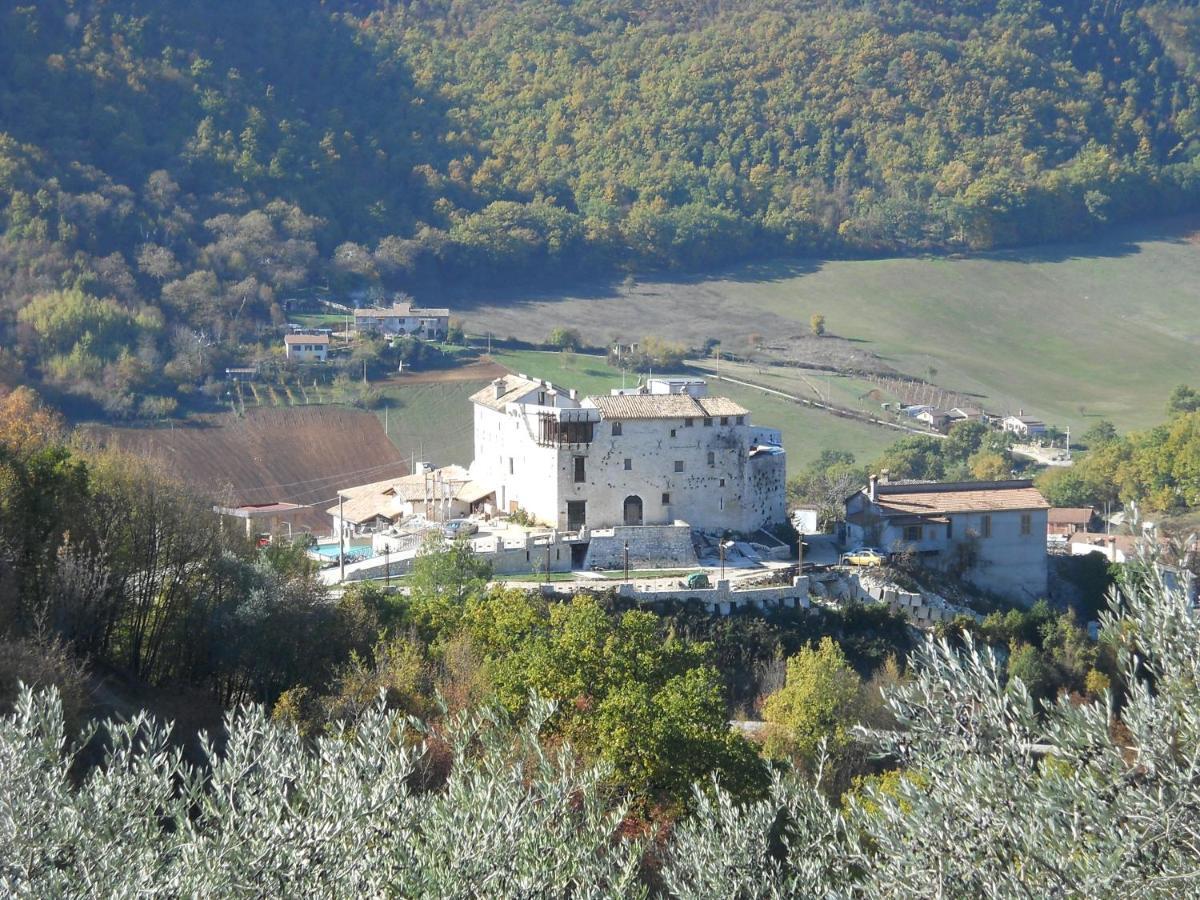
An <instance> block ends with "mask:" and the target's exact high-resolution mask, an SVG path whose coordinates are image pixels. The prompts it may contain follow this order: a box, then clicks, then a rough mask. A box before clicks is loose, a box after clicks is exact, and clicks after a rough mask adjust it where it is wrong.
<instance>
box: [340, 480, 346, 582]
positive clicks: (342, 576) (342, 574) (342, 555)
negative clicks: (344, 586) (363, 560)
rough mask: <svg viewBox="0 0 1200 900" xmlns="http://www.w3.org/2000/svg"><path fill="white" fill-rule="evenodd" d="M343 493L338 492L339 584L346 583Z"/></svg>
mask: <svg viewBox="0 0 1200 900" xmlns="http://www.w3.org/2000/svg"><path fill="white" fill-rule="evenodd" d="M343 499H344V498H343V497H342V492H341V491H338V582H339V583H344V582H345V581H346V520H345V519H343V518H342V509H343V508H344V504H343Z"/></svg>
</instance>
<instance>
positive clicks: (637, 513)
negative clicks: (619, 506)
mask: <svg viewBox="0 0 1200 900" xmlns="http://www.w3.org/2000/svg"><path fill="white" fill-rule="evenodd" d="M625 524H626V525H641V524H642V498H641V497H638V496H637V495H635V494H631V495H630V496H628V497H626V498H625Z"/></svg>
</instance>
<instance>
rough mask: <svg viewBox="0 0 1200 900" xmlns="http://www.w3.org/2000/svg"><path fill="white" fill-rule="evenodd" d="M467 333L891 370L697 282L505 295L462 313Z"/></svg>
mask: <svg viewBox="0 0 1200 900" xmlns="http://www.w3.org/2000/svg"><path fill="white" fill-rule="evenodd" d="M464 312H465V314H466V317H467V323H468V327H469V329H470V331H471V332H472V333H475V334H479V333H482V332H491V333H492V334H494V335H496V336H497V337H506V336H512V337H520V338H523V339H525V340H530V341H540V340H544V339H545V338H546V337H547V336H548V335H549V334H550V332H551V331H552V330H553V329H554V328H556V327H559V326H563V327H568V328H573V329H575V330H576V331H578V332H579V334H580V337H581V338H582V339H583V341H584V343H586V344H589V345H591V346H594V347H604V346H608V345H609V344H612V343H615V342H616V341H636V340H640V339H641V338H643V337H646V336H647V335H654V336H656V337H659V338H663V339H665V340H670V341H676V342H680V343H684V344H686V345H688V346H689V347H691V348H695V349H700V348H703V347H704V346H705V344H706V343H708V342H709V341H719V342H720V343H721V347H722V349H723V350H724V351H725V352H726V353H731V354H733V355H734V356H737V357H740V358H751V357H753V358H755V359H761V360H762V361H763V362H783V363H786V364H789V365H800V366H809V367H812V368H818V369H833V370H836V371H840V372H864V373H865V372H874V373H878V374H885V373H890V372H892V371H893V370H892V368H891V367H890V366H889V365H888V364H887V363H886V362H884V361H883V360H882V359H880V358H879V357H878V356H877V355H876V354H874V353H872V352H871V351H870V350H868V349H866V347H865V346H864V345H862V344H860V343H858V342H857V341H851V340H847V339H845V338H840V337H837V336H836V335H825V336H823V337H817V336H815V335H813V334H811V333H810V332H809V331H808V330H807V328H806V327H805V326H804V325H801V324H800V323H798V322H796V321H795V320H793V319H788V318H785V317H783V316H780V315H777V314H775V313H772V312H766V311H763V310H755V309H748V308H745V307H739V308H738V309H736V310H731V308H730V304H729V303H728V302H727V301H726V299H725V298H724V297H722V295H721V294H720V293H719V292H718V291H717V290H716V289H715V288H714V287H712V286H710V285H706V284H703V283H694V284H667V283H651V284H646V285H637V286H635V287H633V288H619V289H614V290H612V291H611V292H597V294H596V295H594V296H565V297H564V296H558V297H511V296H510V297H504V298H502V299H500V298H498V299H496V300H492V301H483V302H478V303H476V304H474V305H473V306H471V307H470V308H469V309H466V310H464Z"/></svg>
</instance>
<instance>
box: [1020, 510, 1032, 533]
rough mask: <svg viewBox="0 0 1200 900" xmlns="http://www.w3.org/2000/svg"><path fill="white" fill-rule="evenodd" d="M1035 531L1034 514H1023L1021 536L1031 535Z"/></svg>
mask: <svg viewBox="0 0 1200 900" xmlns="http://www.w3.org/2000/svg"><path fill="white" fill-rule="evenodd" d="M1032 531H1033V515H1032V513H1021V534H1029V533H1030V532H1032Z"/></svg>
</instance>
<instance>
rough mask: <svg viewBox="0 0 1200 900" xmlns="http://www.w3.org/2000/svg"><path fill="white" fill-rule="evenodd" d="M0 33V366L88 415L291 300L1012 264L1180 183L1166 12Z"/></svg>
mask: <svg viewBox="0 0 1200 900" xmlns="http://www.w3.org/2000/svg"><path fill="white" fill-rule="evenodd" d="M0 15H2V16H3V20H2V22H3V27H0V297H3V301H2V305H3V309H2V310H0V329H2V334H3V336H4V338H5V340H4V341H3V347H4V350H3V351H0V352H2V353H3V356H0V370H2V371H4V372H6V373H9V372H11V373H14V375H7V376H6V377H10V378H12V377H18V378H25V379H29V378H37V379H41V380H42V382H43V383H44V384H46V385H47V386H48V387H49V388H50V389H52V390H58V389H61V390H63V391H67V392H70V391H72V390H74V389H75V387H76V386H77V385H80V384H83V385H87V386H88V389H87V392H86V393H87V394H88V396H91V397H93V398H103V397H105V396H120V397H123V398H126V400H125V402H123V403H121V404H117V406H116V408H114V409H112V410H108V411H109V412H110V413H111V414H113V415H131V416H137V415H147V416H154V415H159V414H162V413H163V412H164V411H167V410H169V408H170V403H171V402H182V401H185V400H186V399H187V397H188V395H189V392H194V391H195V390H196V389H198V388H200V387H202V386H203V384H204V382H205V380H206V378H207V377H208V376H209V375H211V374H212V373H213V371H216V370H219V368H220V367H221V366H222V365H228V364H229V363H230V362H233V361H236V360H237V359H238V357H239V355H241V354H243V353H245V352H247V350H248V348H250V347H253V346H255V345H256V344H257V342H258V341H259V340H260V339H262V338H263V337H265V336H266V335H274V334H275V333H276V332H275V331H272V330H271V329H272V327H274V328H277V327H278V325H279V324H280V323H282V321H283V320H284V319H285V317H286V314H287V308H286V304H285V302H284V301H288V300H290V299H293V298H295V297H296V296H301V297H309V298H310V299H311V297H313V296H330V295H343V294H344V292H346V291H349V290H356V291H361V292H363V293H362V296H364V297H367V296H372V295H373V296H378V297H381V296H383V294H384V293H386V292H390V291H396V290H401V289H407V290H410V291H411V292H412V293H413V294H414V295H416V296H417V297H418V299H421V298H422V295H423V294H424V295H426V296H427V295H428V294H431V293H434V292H436V291H437V290H438V288H439V287H440V286H443V285H446V284H450V283H454V284H465V283H469V282H471V281H482V280H488V279H494V278H496V277H497V276H499V275H502V276H504V277H505V278H506V279H509V280H511V279H514V278H527V279H528V278H534V279H537V280H543V281H544V280H545V279H547V278H569V277H575V276H578V275H579V274H580V273H582V272H602V271H612V270H617V269H628V268H660V267H676V268H678V267H684V268H686V267H698V266H711V265H713V264H717V263H722V262H728V261H732V260H738V259H745V258H748V257H751V256H761V255H764V254H782V255H795V254H809V255H811V254H818V253H819V254H826V253H838V254H863V253H880V252H897V251H899V252H907V251H914V250H941V249H951V248H963V247H969V248H990V247H998V246H1006V245H1011V244H1016V243H1034V242H1040V241H1048V240H1057V239H1062V238H1068V237H1072V238H1076V237H1082V236H1086V235H1090V234H1093V233H1095V232H1096V231H1098V230H1099V229H1102V228H1104V227H1107V226H1108V225H1110V224H1112V223H1116V222H1120V221H1127V220H1130V219H1134V218H1138V217H1144V216H1149V215H1161V214H1164V213H1170V212H1173V211H1181V210H1188V209H1193V208H1194V207H1195V203H1196V199H1197V196H1198V191H1200V180H1198V179H1197V170H1196V165H1195V159H1196V154H1197V149H1198V148H1200V144H1198V143H1197V131H1198V129H1200V88H1198V86H1197V83H1196V81H1195V78H1194V75H1193V69H1194V43H1195V41H1194V40H1192V35H1194V33H1196V28H1197V21H1196V17H1195V14H1194V10H1193V8H1192V7H1191V6H1190V5H1189V4H1185V3H1181V2H1180V3H1154V4H1151V3H1144V2H1127V3H1111V2H1101V0H1071V2H1066V3H1062V4H1058V5H1055V6H1046V5H1045V4H1039V3H1032V2H1013V3H1005V4H1001V5H995V4H981V3H980V4H965V5H964V4H958V5H955V6H954V7H953V8H947V7H946V6H945V5H944V4H935V3H925V2H917V3H912V2H900V0H884V2H878V3H870V4H860V3H849V2H835V0H822V2H818V3H814V4H808V5H802V6H799V7H797V6H796V5H795V4H791V3H783V2H779V0H753V2H748V3H739V4H732V5H723V6H722V5H713V4H700V5H696V6H688V5H686V4H678V3H672V2H665V0H663V2H659V0H653V2H644V0H621V2H617V3H612V2H593V0H588V2H582V3H574V4H569V5H563V4H557V3H551V2H548V0H507V2H505V3H503V4H501V5H499V6H497V5H496V4H495V3H490V2H483V0H466V2H462V0H455V2H453V3H452V2H448V0H420V2H414V3H405V4H366V3H357V2H350V0H338V2H326V3H320V4H317V3H300V4H295V3H284V2H282V0H243V2H237V3H235V2H233V0H215V2H209V3H197V2H187V3H182V4H178V3H177V4H172V5H171V7H170V8H164V7H161V6H159V5H155V4H148V3H145V2H144V0H105V2H100V3H94V4H89V5H87V6H84V7H80V6H79V5H78V4H75V3H71V2H67V0H51V2H46V3H38V4H26V5H16V4H8V5H5V6H4V7H3V8H2V9H0ZM296 60H303V61H304V64H303V65H296V64H295V61H296ZM325 292H328V293H325ZM372 292H373V293H372ZM58 305H67V306H71V307H72V308H74V309H75V310H76V311H77V312H79V313H80V315H78V316H77V317H76V321H77V322H82V323H83V327H81V328H76V329H75V332H74V339H73V340H72V341H70V342H67V341H66V337H67V336H66V335H64V334H62V333H58V334H57V336H49V335H50V333H49V332H48V331H47V330H46V329H45V328H43V327H41V326H44V325H46V324H47V322H46V315H45V313H46V310H47V308H49V307H54V306H58ZM30 306H32V307H34V310H33V311H32V312H28V313H25V312H23V311H24V310H25V309H26V308H27V307H30ZM53 331H54V330H53V329H51V332H53ZM89 335H90V337H89ZM142 396H145V397H148V398H149V399H148V400H145V401H143V400H141V399H140V398H141V397H142ZM131 398H132V399H131ZM97 402H99V400H98V401H97ZM143 406H144V407H145V408H144V409H143Z"/></svg>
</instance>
